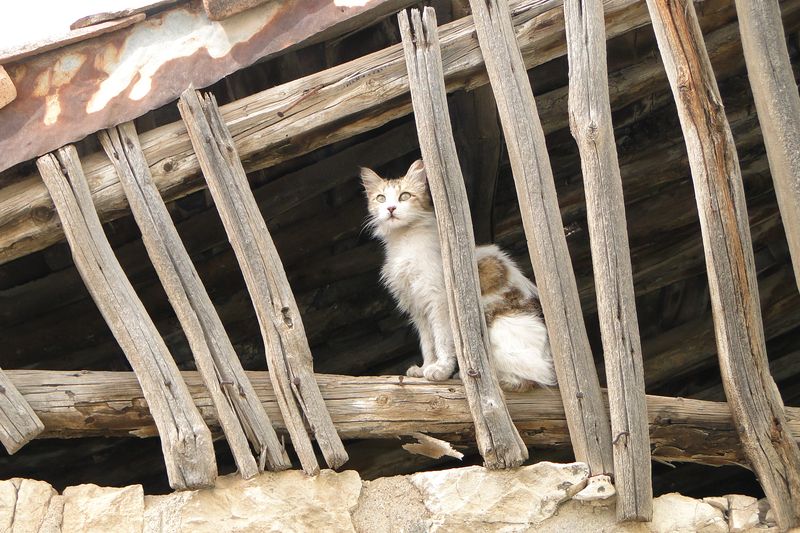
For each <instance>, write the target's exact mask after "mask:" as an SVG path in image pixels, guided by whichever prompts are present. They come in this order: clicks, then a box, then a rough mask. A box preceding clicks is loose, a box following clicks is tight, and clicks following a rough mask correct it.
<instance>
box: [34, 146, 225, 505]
mask: <svg viewBox="0 0 800 533" xmlns="http://www.w3.org/2000/svg"><path fill="white" fill-rule="evenodd" d="M36 165H37V167H39V172H40V173H41V175H42V177H43V179H44V180H45V184H46V185H47V188H48V190H49V191H50V193H51V195H52V197H53V202H55V205H56V208H57V209H58V214H59V218H60V219H61V223H62V224H63V225H64V231H65V232H66V235H67V240H68V241H69V245H70V249H71V250H72V257H73V259H74V261H75V265H76V267H77V268H78V271H79V272H80V274H81V277H82V278H83V280H84V282H85V283H86V288H87V289H89V292H90V294H91V295H92V298H93V299H94V301H95V303H96V304H97V307H98V308H99V309H100V312H101V313H102V315H103V317H104V318H105V320H106V322H107V323H108V326H109V328H110V329H111V332H112V333H113V334H114V337H115V338H116V339H117V342H119V345H120V347H121V348H122V350H123V352H124V353H125V356H126V357H127V359H128V362H130V364H131V366H132V367H133V370H134V372H135V373H136V377H137V378H138V380H139V383H140V384H141V387H142V389H143V390H144V395H145V397H146V398H147V402H148V404H149V405H150V408H151V411H152V413H153V418H154V419H155V424H156V426H157V427H158V434H159V436H160V437H161V449H162V451H163V454H164V462H165V463H166V466H167V477H168V478H169V484H170V486H171V487H172V488H174V489H179V490H180V489H192V488H198V487H208V486H212V485H213V484H214V480H215V479H216V476H217V463H216V460H215V458H214V448H213V446H212V442H211V432H210V431H209V429H208V427H207V426H206V425H205V423H204V422H203V419H202V417H201V416H200V413H199V412H198V411H197V408H196V407H195V405H194V403H193V402H192V399H191V396H190V395H189V391H188V389H187V388H186V385H185V384H184V382H183V380H182V378H181V375H180V373H179V372H178V367H177V366H176V365H175V361H174V360H173V359H172V356H171V354H170V353H169V350H167V347H166V345H165V344H164V341H163V339H162V338H161V336H160V335H159V333H158V330H157V329H156V327H155V325H154V324H153V321H152V320H151V319H150V317H149V316H148V314H147V311H146V310H145V308H144V306H143V305H142V302H141V301H140V300H139V298H138V297H137V296H136V293H135V292H134V290H133V287H132V286H131V284H130V281H128V278H127V277H126V276H125V273H124V272H123V270H122V267H120V265H119V262H118V261H117V259H116V257H114V252H113V251H112V250H111V245H110V244H109V243H108V240H107V239H106V237H105V234H104V233H103V227H102V226H101V225H100V220H99V219H98V218H97V214H96V213H95V211H94V206H93V205H92V198H91V196H90V194H89V186H88V184H87V183H86V177H85V176H84V174H83V170H82V168H81V163H80V160H79V159H78V154H77V151H76V150H75V147H73V146H72V145H69V146H66V147H64V148H60V149H59V150H58V151H57V152H56V154H47V155H45V156H42V157H40V158H39V159H38V160H37V161H36Z"/></svg>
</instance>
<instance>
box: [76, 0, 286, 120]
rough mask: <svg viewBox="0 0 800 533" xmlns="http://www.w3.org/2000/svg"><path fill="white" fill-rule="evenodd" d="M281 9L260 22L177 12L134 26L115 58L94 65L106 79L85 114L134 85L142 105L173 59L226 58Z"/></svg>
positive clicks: (271, 8)
mask: <svg viewBox="0 0 800 533" xmlns="http://www.w3.org/2000/svg"><path fill="white" fill-rule="evenodd" d="M278 9H279V5H278V3H272V4H267V5H266V6H264V7H263V8H262V9H261V12H260V13H259V16H257V17H256V16H241V15H247V13H242V14H240V15H237V16H234V17H231V18H229V19H226V20H223V21H220V22H211V21H209V20H208V19H207V18H206V17H205V16H204V15H203V14H201V13H191V12H189V11H187V10H185V9H179V10H175V11H170V12H168V13H166V14H164V15H163V16H162V17H160V18H156V19H152V20H148V21H145V22H144V23H142V24H139V25H137V26H135V27H134V28H133V30H132V31H131V34H130V36H129V37H128V38H127V39H126V41H125V45H124V46H123V48H122V49H121V50H120V51H119V53H118V54H117V56H116V57H112V54H106V56H105V57H104V58H103V64H100V65H96V67H97V68H98V69H100V70H102V71H104V72H106V73H107V74H108V78H106V79H105V80H103V82H102V83H101V84H100V88H99V89H98V90H97V91H96V92H95V93H94V94H93V95H92V97H91V98H90V99H89V102H88V103H87V104H86V112H87V113H96V112H98V111H100V110H101V109H103V108H104V107H105V106H106V105H107V104H108V103H109V102H110V101H111V100H112V99H113V98H115V97H116V96H118V95H120V94H122V93H123V92H124V91H125V90H127V88H128V87H129V86H130V85H131V83H134V85H133V87H132V88H131V92H130V98H131V99H132V100H141V99H142V98H144V97H145V96H147V94H149V93H150V91H151V90H152V83H153V77H154V76H155V74H156V72H158V70H159V69H161V68H162V67H163V66H164V65H165V64H167V63H168V62H169V61H171V60H173V59H175V58H180V57H188V56H191V55H192V54H194V53H196V52H197V51H199V50H201V49H205V50H206V51H207V53H208V55H209V56H211V57H212V58H219V57H222V56H225V55H227V54H228V53H229V52H230V51H231V49H232V48H233V47H234V46H236V45H237V44H239V43H241V42H244V41H247V40H248V39H250V38H251V37H252V36H253V35H254V34H255V33H256V32H258V31H259V30H260V29H261V28H262V27H264V26H265V25H267V24H268V23H269V20H270V19H271V18H273V17H274V16H275V14H276V13H277V11H278Z"/></svg>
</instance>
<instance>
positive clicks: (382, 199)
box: [375, 194, 386, 204]
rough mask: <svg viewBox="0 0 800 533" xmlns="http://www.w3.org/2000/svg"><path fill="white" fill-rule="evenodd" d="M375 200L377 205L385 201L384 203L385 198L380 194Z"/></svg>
mask: <svg viewBox="0 0 800 533" xmlns="http://www.w3.org/2000/svg"><path fill="white" fill-rule="evenodd" d="M375 200H376V201H377V202H378V203H379V204H382V203H383V202H385V201H386V197H385V196H384V195H382V194H379V195H378V196H376V197H375Z"/></svg>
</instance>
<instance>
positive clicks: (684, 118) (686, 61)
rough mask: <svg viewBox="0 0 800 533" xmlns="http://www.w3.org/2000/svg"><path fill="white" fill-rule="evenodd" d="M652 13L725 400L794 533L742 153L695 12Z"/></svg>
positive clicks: (791, 488)
mask: <svg viewBox="0 0 800 533" xmlns="http://www.w3.org/2000/svg"><path fill="white" fill-rule="evenodd" d="M647 6H648V8H649V10H650V15H651V18H652V20H653V28H654V30H655V34H656V39H657V41H658V46H659V50H660V51H661V56H662V58H663V60H664V67H665V69H666V71H667V76H668V77H669V80H670V85H671V87H672V91H673V94H674V96H675V102H676V104H677V107H678V116H679V118H680V121H681V127H682V129H683V133H684V137H685V139H686V149H687V152H688V154H689V165H690V167H691V169H692V178H693V181H694V185H695V192H696V195H697V208H698V212H699V215H700V224H701V229H702V235H703V245H704V248H705V255H706V266H707V269H708V281H709V289H710V292H711V304H712V309H713V314H714V328H715V332H716V339H717V348H718V355H719V361H720V369H721V371H722V377H723V385H724V386H725V393H726V396H727V397H728V401H729V402H730V405H731V410H732V413H733V416H734V420H735V422H736V425H737V429H738V431H739V434H740V436H741V439H742V444H743V448H744V451H745V454H746V455H747V457H748V459H749V461H750V463H751V465H752V466H753V469H754V470H755V472H756V473H757V475H758V478H759V481H760V482H761V485H762V487H763V488H764V492H765V493H766V495H767V498H768V500H769V502H770V505H771V507H772V509H773V511H774V512H775V516H776V519H777V521H778V525H779V526H780V527H781V528H782V529H788V528H790V527H792V526H795V525H797V524H798V521H799V520H800V450H798V447H797V443H796V442H795V440H794V439H793V438H792V437H791V435H789V433H788V430H787V428H786V418H785V413H784V409H783V402H782V400H781V397H780V394H779V392H778V388H777V387H776V386H775V382H774V380H773V379H772V376H771V375H770V373H769V367H768V365H767V354H766V346H765V340H764V331H763V328H762V323H761V311H760V309H759V299H758V285H757V282H756V273H755V261H754V258H753V250H752V241H751V238H750V228H749V225H748V218H747V207H746V205H745V196H744V187H743V184H742V177H741V171H740V168H739V162H738V158H737V154H736V147H735V145H734V141H733V136H732V134H731V129H730V125H729V124H728V120H727V118H726V117H725V112H724V108H723V104H722V101H721V98H720V95H719V89H718V87H717V83H716V80H715V78H714V72H713V69H712V68H711V63H710V62H709V58H708V53H707V51H706V47H705V43H704V42H703V35H702V33H701V31H700V26H699V24H698V21H697V15H696V13H695V10H694V4H693V2H692V1H691V0H647Z"/></svg>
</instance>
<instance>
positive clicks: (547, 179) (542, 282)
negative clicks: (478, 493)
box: [470, 0, 614, 475]
mask: <svg viewBox="0 0 800 533" xmlns="http://www.w3.org/2000/svg"><path fill="white" fill-rule="evenodd" d="M470 5H471V6H472V16H473V19H474V21H475V30H476V32H477V34H478V41H479V42H480V46H481V51H482V52H483V57H484V61H485V62H486V70H487V71H488V73H489V81H490V83H491V84H492V89H493V90H494V95H495V100H496V101H497V107H498V109H499V111H500V122H501V124H502V126H503V132H504V133H505V138H506V143H507V145H508V154H509V157H510V159H511V168H512V170H513V172H514V182H515V183H516V187H517V196H518V198H519V204H520V211H521V213H522V222H523V225H524V226H525V235H526V237H527V239H528V252H529V253H530V256H531V263H532V264H533V271H534V273H535V274H536V283H537V285H538V286H539V295H540V297H541V301H542V309H543V311H544V316H545V320H546V321H547V330H548V334H549V336H550V346H551V348H552V351H553V359H554V361H555V367H556V375H557V376H558V386H559V389H560V391H561V398H562V400H563V402H564V409H565V410H566V413H567V420H568V421H569V432H570V437H571V438H572V445H573V448H574V450H575V457H576V459H577V460H579V461H583V462H586V463H588V464H589V468H590V470H591V473H592V475H601V474H610V473H612V472H613V470H614V465H613V459H612V453H611V428H610V426H609V422H608V414H607V412H606V409H605V406H604V405H603V403H602V399H601V398H602V395H601V394H600V383H599V381H598V379H597V370H596V369H595V366H594V360H593V359H592V351H591V347H590V346H589V339H588V337H587V336H586V327H585V326H584V322H583V313H582V312H581V305H580V300H579V298H578V289H577V286H576V283H575V274H574V272H573V270H572V263H571V261H570V257H569V250H568V249H567V240H566V237H565V236H564V229H563V225H562V223H561V212H560V211H559V208H558V199H557V197H556V188H555V183H554V181H553V171H552V169H551V168H550V161H549V158H548V155H547V148H546V146H545V140H544V132H543V131H542V125H541V122H540V121H539V115H538V113H537V110H536V102H535V101H534V99H533V90H532V89H531V85H530V82H529V81H528V76H527V73H526V70H525V63H524V62H523V60H522V54H521V53H520V49H519V47H518V45H517V40H516V37H515V35H514V28H513V25H512V22H511V14H510V12H509V8H508V4H507V2H506V1H505V0H470Z"/></svg>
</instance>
